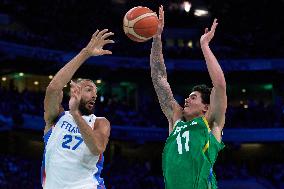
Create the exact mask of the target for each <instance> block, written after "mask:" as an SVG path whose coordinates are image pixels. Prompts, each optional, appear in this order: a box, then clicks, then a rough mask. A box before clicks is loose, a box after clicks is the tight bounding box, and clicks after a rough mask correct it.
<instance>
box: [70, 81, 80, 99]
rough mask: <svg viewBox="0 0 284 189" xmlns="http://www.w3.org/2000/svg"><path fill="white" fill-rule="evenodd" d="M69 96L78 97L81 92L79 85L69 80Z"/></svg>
mask: <svg viewBox="0 0 284 189" xmlns="http://www.w3.org/2000/svg"><path fill="white" fill-rule="evenodd" d="M70 91H71V96H76V97H78V96H79V95H80V94H81V86H79V85H78V84H77V83H75V82H73V81H72V80H71V82H70Z"/></svg>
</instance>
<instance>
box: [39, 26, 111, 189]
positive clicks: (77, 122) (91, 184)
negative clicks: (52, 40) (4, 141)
mask: <svg viewBox="0 0 284 189" xmlns="http://www.w3.org/2000/svg"><path fill="white" fill-rule="evenodd" d="M112 35H113V33H112V32H108V30H107V29H105V30H102V31H99V30H97V31H96V32H95V33H94V34H93V36H92V39H91V41H90V42H89V44H88V45H87V46H86V47H85V48H83V49H82V50H81V52H80V53H79V54H78V55H77V56H75V57H74V58H73V59H72V60H71V61H70V62H68V63H67V64H66V65H65V66H64V67H63V68H62V69H61V70H60V71H59V72H58V73H57V74H56V75H55V76H54V78H53V79H52V81H51V82H50V84H49V85H48V87H47V89H46V94H45V99H44V119H45V123H46V126H45V130H44V142H45V150H44V157H43V165H42V187H43V188H44V189H103V188H105V186H104V181H103V179H102V178H101V177H100V173H101V171H102V166H103V152H104V151H105V149H106V146H107V143H108V140H109V135H110V123H109V121H108V120H107V119H106V118H104V117H96V116H95V115H94V114H93V111H94V107H95V100H96V97H97V89H96V85H95V84H94V83H93V82H92V81H91V80H88V79H82V80H77V81H75V82H72V81H71V84H70V85H71V87H70V92H71V96H70V100H69V111H64V110H63V108H62V106H61V101H62V97H63V92H62V89H63V87H64V86H65V85H66V84H67V83H68V82H69V81H70V80H71V78H72V76H73V75H74V73H75V72H76V70H77V69H78V68H79V67H80V66H81V65H82V64H83V63H84V62H85V61H86V60H87V59H88V58H90V57H91V56H100V55H105V54H112V52H111V51H109V50H104V49H103V47H104V45H106V44H109V43H114V41H113V40H110V39H108V37H110V36H112Z"/></svg>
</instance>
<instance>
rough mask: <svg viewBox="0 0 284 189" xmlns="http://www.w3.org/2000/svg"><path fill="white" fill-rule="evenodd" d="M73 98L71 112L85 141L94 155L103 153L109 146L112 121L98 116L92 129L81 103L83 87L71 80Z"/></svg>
mask: <svg viewBox="0 0 284 189" xmlns="http://www.w3.org/2000/svg"><path fill="white" fill-rule="evenodd" d="M70 86H71V93H70V94H71V98H70V101H69V109H70V114H71V115H72V116H73V118H74V120H75V122H76V124H77V125H78V128H79V130H80V133H81V135H82V137H83V140H84V142H85V143H86V145H87V147H88V148H89V150H90V152H92V154H94V155H100V154H102V153H103V152H104V151H105V149H106V146H107V143H108V140H109V135H110V122H109V121H108V120H107V119H106V118H96V121H95V123H94V128H93V129H92V128H91V127H90V126H89V125H88V123H87V122H86V121H85V120H84V119H83V117H82V115H81V113H80V111H79V105H80V101H81V97H82V96H81V95H82V87H81V86H79V85H78V84H76V83H74V82H72V81H71V84H70Z"/></svg>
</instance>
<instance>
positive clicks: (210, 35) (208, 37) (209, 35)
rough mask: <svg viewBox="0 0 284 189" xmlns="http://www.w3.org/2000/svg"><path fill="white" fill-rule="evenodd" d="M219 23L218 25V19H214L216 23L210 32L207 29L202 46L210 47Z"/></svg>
mask: <svg viewBox="0 0 284 189" xmlns="http://www.w3.org/2000/svg"><path fill="white" fill-rule="evenodd" d="M217 25H218V23H217V19H216V18H215V19H214V22H213V24H212V26H211V29H210V31H209V30H208V28H205V33H204V34H203V35H202V36H201V38H200V44H201V46H202V45H208V44H209V42H210V41H211V40H212V38H213V37H214V34H215V30H216V27H217Z"/></svg>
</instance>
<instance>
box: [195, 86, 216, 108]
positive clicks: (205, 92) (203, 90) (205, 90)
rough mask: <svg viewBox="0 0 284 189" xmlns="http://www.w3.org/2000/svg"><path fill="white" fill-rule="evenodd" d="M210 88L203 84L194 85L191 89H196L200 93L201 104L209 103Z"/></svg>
mask: <svg viewBox="0 0 284 189" xmlns="http://www.w3.org/2000/svg"><path fill="white" fill-rule="evenodd" d="M211 90H212V88H210V87H208V86H207V85H205V84H202V85H195V86H194V87H193V88H192V91H191V92H193V91H197V92H199V93H200V94H201V99H202V103H203V104H210V94H211Z"/></svg>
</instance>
